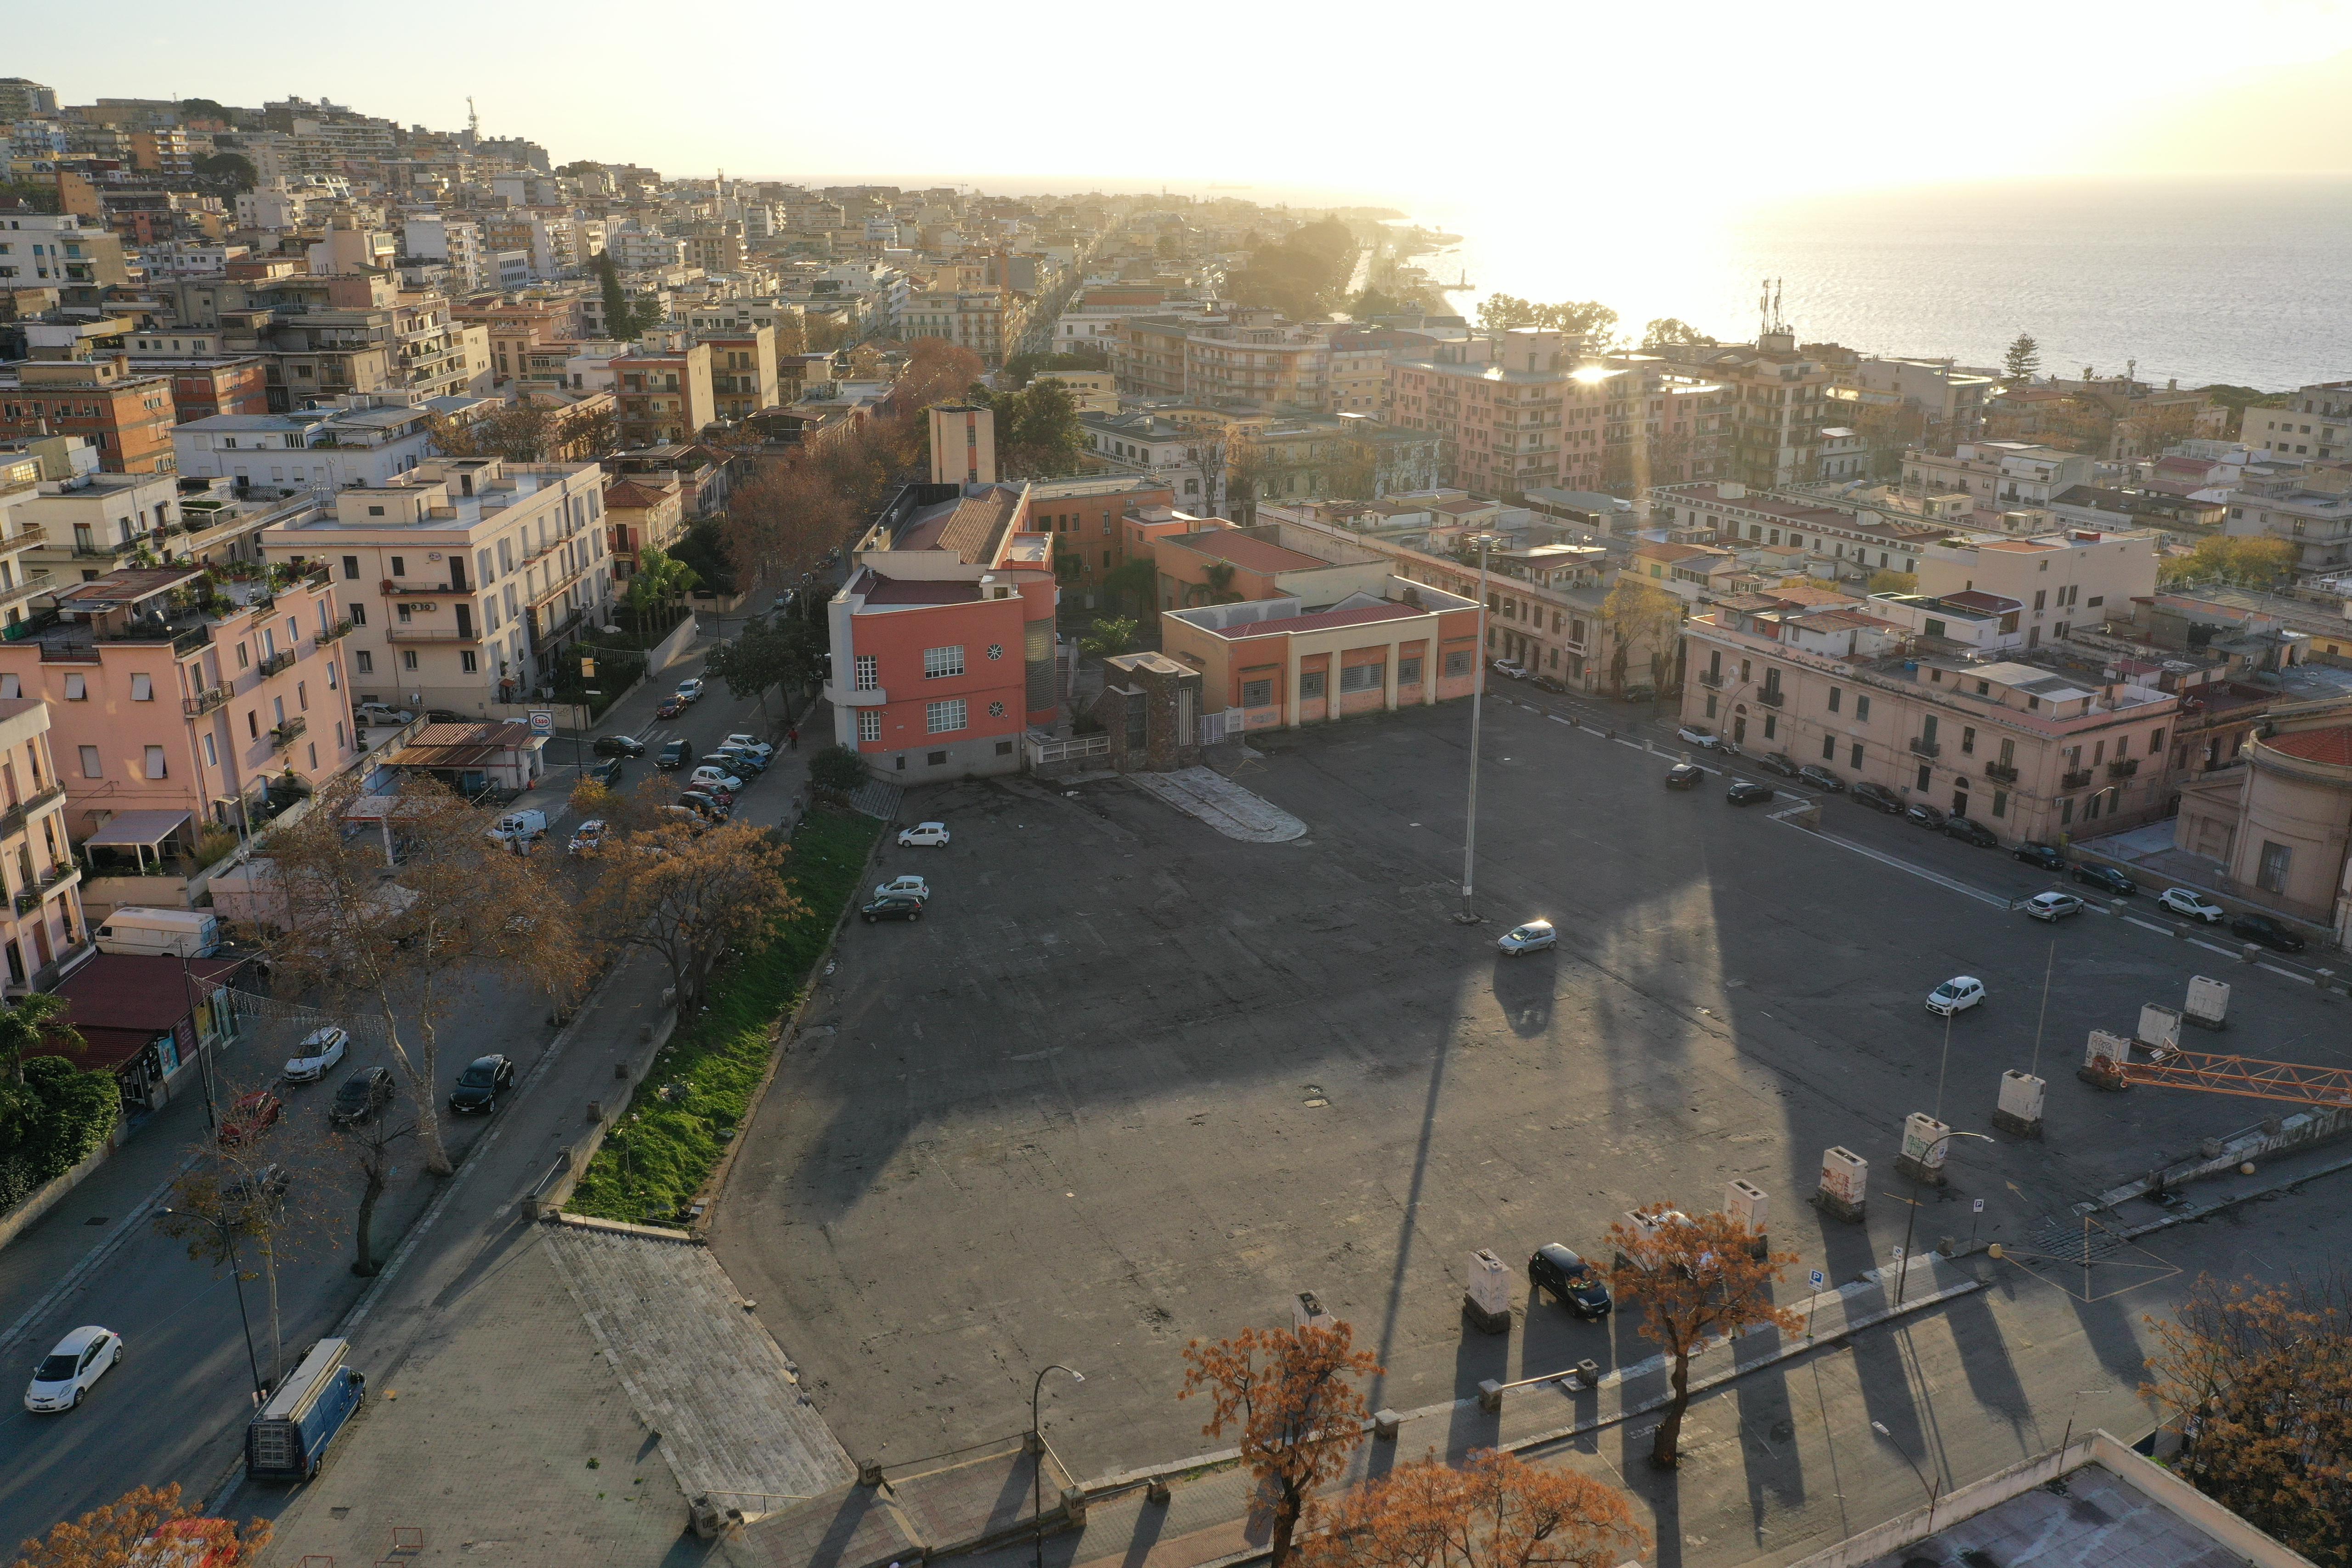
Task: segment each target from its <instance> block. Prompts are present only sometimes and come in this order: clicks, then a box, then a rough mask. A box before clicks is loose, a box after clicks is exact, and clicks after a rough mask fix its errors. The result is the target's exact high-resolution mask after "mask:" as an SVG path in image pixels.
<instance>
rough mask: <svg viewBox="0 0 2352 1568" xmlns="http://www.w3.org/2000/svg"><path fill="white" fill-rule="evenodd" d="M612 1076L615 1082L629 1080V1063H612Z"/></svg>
mask: <svg viewBox="0 0 2352 1568" xmlns="http://www.w3.org/2000/svg"><path fill="white" fill-rule="evenodd" d="M613 1077H614V1081H615V1082H622V1083H626V1082H628V1081H629V1064H628V1063H627V1062H625V1061H616V1062H614V1063H613Z"/></svg>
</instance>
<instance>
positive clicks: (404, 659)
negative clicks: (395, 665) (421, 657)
mask: <svg viewBox="0 0 2352 1568" xmlns="http://www.w3.org/2000/svg"><path fill="white" fill-rule="evenodd" d="M400 667H401V668H402V669H404V670H413V669H415V668H416V650H415V649H414V648H403V649H402V650H401V651H400Z"/></svg>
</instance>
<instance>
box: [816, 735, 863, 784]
mask: <svg viewBox="0 0 2352 1568" xmlns="http://www.w3.org/2000/svg"><path fill="white" fill-rule="evenodd" d="M809 782H810V783H812V784H814V785H815V786H816V787H817V788H818V789H830V790H832V791H833V792H834V793H835V794H837V795H846V794H847V793H849V792H850V791H851V790H852V789H856V788H857V787H858V786H859V785H861V784H863V783H865V782H866V759H865V758H863V757H860V756H859V755H858V754H857V753H856V752H855V751H853V750H851V749H850V748H849V747H846V746H828V747H825V748H824V750H823V751H820V752H818V753H816V754H815V755H814V756H813V757H811V758H809Z"/></svg>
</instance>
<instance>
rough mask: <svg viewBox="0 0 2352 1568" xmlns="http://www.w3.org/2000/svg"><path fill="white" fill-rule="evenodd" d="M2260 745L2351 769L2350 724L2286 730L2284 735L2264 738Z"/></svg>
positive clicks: (2328, 764) (2334, 766)
mask: <svg viewBox="0 0 2352 1568" xmlns="http://www.w3.org/2000/svg"><path fill="white" fill-rule="evenodd" d="M2263 745H2264V746H2267V747H2270V748H2271V749H2272V750H2273V751H2283V752H2284V753H2285V754H2286V755H2287V756H2289V757H2299V758H2303V760H2305V762H2324V763H2326V765H2327V766H2328V767H2330V768H2352V724H2338V725H2331V726H2329V727H2326V728H2325V729H2296V730H2290V731H2288V732H2287V733H2285V734H2284V735H2273V736H2270V737H2266V738H2264V740H2263Z"/></svg>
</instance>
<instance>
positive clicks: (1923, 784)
mask: <svg viewBox="0 0 2352 1568" xmlns="http://www.w3.org/2000/svg"><path fill="white" fill-rule="evenodd" d="M1935 783H1936V779H1935V772H1934V769H1932V768H1929V767H1928V766H1927V764H1926V763H1924V762H1922V763H1921V764H1919V786H1918V787H1919V789H1920V790H1921V791H1922V792H1923V793H1924V792H1925V791H1927V790H1928V789H1933V788H1934V787H1935Z"/></svg>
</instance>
